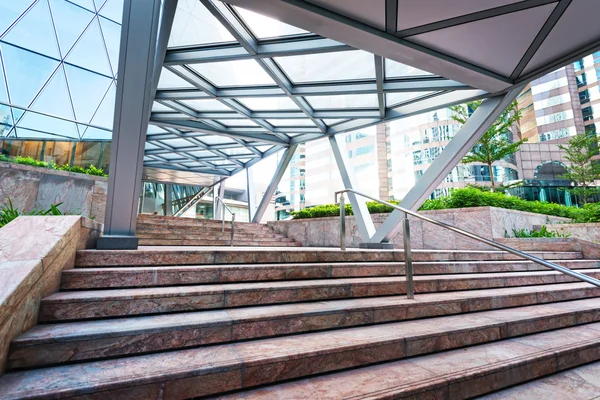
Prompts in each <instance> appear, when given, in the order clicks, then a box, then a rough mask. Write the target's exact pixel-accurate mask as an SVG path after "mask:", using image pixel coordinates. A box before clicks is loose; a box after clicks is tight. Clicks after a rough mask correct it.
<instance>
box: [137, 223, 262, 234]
mask: <svg viewBox="0 0 600 400" xmlns="http://www.w3.org/2000/svg"><path fill="white" fill-rule="evenodd" d="M234 225H235V229H237V230H241V231H245V232H274V230H273V229H272V228H270V227H269V226H267V225H256V224H248V223H245V224H244V223H241V222H238V221H235V222H234ZM137 226H138V228H143V229H180V230H194V229H196V230H206V229H221V227H222V226H223V223H222V221H206V222H203V223H196V222H186V221H181V222H180V221H175V222H167V223H164V222H140V223H138V225H137ZM225 229H231V221H225Z"/></svg>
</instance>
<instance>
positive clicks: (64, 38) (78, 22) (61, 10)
mask: <svg viewBox="0 0 600 400" xmlns="http://www.w3.org/2000/svg"><path fill="white" fill-rule="evenodd" d="M50 9H51V11H52V18H53V19H54V22H55V24H54V26H55V28H56V34H57V36H58V44H59V45H60V51H61V53H62V55H63V57H64V56H65V55H66V54H67V53H68V52H69V50H70V49H71V47H73V44H75V41H76V40H77V38H78V37H79V36H80V35H81V33H82V32H83V30H84V29H85V27H86V26H87V25H88V24H89V23H90V21H91V20H92V18H93V17H94V14H92V13H91V12H89V11H86V10H84V9H83V8H81V7H77V6H75V5H73V4H71V3H68V2H66V1H64V0H50Z"/></svg>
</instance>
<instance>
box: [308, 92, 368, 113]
mask: <svg viewBox="0 0 600 400" xmlns="http://www.w3.org/2000/svg"><path fill="white" fill-rule="evenodd" d="M306 100H307V101H308V102H309V103H310V105H311V106H312V107H313V108H315V109H344V108H369V107H372V108H374V107H377V106H378V103H377V95H376V94H374V93H372V94H345V95H337V96H307V97H306Z"/></svg>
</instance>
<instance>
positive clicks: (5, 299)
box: [0, 216, 102, 375]
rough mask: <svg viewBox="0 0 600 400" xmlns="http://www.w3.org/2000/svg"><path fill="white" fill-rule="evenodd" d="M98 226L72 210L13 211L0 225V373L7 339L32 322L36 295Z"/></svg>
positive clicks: (90, 241) (89, 244)
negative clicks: (51, 213) (66, 212)
mask: <svg viewBox="0 0 600 400" xmlns="http://www.w3.org/2000/svg"><path fill="white" fill-rule="evenodd" d="M101 232H102V224H99V223H97V222H95V221H92V220H89V219H87V218H83V217H78V216H64V217H59V216H32V217H19V218H17V219H15V220H14V221H12V222H11V223H9V224H8V225H6V226H4V227H2V228H0V375H1V374H2V371H3V370H4V365H5V362H6V357H7V354H8V348H9V345H10V342H11V340H12V339H13V338H15V337H16V336H18V335H19V334H21V333H23V332H25V331H26V330H28V329H30V328H31V327H33V326H34V325H35V324H36V323H37V320H38V311H39V305H40V300H41V299H43V298H44V297H47V296H49V295H51V294H53V293H55V292H56V291H57V290H58V286H59V283H60V276H61V273H62V271H63V270H65V269H69V268H73V266H74V262H75V252H76V251H77V250H79V249H86V248H95V247H96V241H97V240H98V238H99V237H100V235H101Z"/></svg>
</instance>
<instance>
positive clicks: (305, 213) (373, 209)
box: [292, 200, 398, 219]
mask: <svg viewBox="0 0 600 400" xmlns="http://www.w3.org/2000/svg"><path fill="white" fill-rule="evenodd" d="M390 203H392V204H398V202H397V201H394V200H392V201H390ZM367 208H368V209H369V213H370V214H382V213H390V212H392V211H393V209H392V207H389V206H386V205H384V204H381V203H378V202H376V201H368V202H367ZM344 209H345V210H346V215H354V213H353V212H352V206H351V205H350V204H345V206H344ZM292 215H293V216H294V219H307V218H324V217H338V216H339V215H340V206H339V204H326V205H322V206H315V207H311V208H304V209H302V210H300V211H292Z"/></svg>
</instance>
